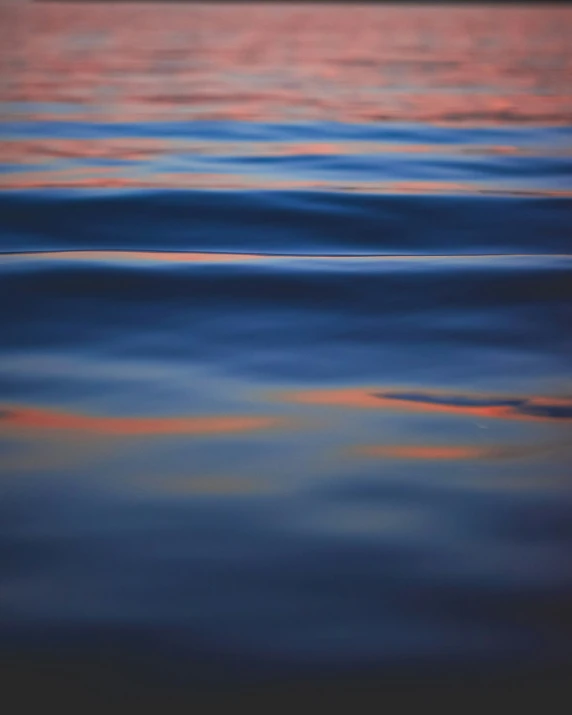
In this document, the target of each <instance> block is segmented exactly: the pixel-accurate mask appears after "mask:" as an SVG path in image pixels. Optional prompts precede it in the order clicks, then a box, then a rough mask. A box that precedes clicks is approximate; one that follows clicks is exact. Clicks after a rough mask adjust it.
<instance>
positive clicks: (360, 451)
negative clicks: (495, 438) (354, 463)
mask: <svg viewBox="0 0 572 715" xmlns="http://www.w3.org/2000/svg"><path fill="white" fill-rule="evenodd" d="M547 450H548V448H544V449H542V448H540V447H537V448H527V447H517V446H485V447H480V446H474V445H463V446H450V445H444V446H433V445H400V446H392V445H363V446H359V447H354V448H353V449H352V450H351V453H352V454H353V455H355V456H358V457H371V458H374V459H396V460H423V461H426V460H429V461H431V460H437V461H462V460H496V459H519V458H522V457H528V456H531V455H532V454H535V453H541V452H545V451H547Z"/></svg>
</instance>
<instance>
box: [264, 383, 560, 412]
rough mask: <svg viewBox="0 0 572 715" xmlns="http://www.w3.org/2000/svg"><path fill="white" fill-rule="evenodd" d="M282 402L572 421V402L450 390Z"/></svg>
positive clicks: (351, 393) (325, 393) (287, 397)
mask: <svg viewBox="0 0 572 715" xmlns="http://www.w3.org/2000/svg"><path fill="white" fill-rule="evenodd" d="M277 397H278V399H281V400H284V401H287V402H296V403H299V404H307V405H324V406H332V407H348V408H352V409H374V410H376V409H377V410H387V411H397V412H425V413H441V414H450V415H462V416H470V417H479V418H481V419H482V418H492V419H505V420H572V399H568V398H561V399H560V398H553V397H536V396H526V397H514V396H512V397H511V396H508V397H506V396H498V395H486V394H480V393H478V394H474V393H472V394H465V395H459V394H458V393H452V392H448V391H444V390H443V391H432V392H426V391H425V392H420V391H416V390H415V388H408V389H407V388H406V389H404V390H399V391H398V390H396V389H395V388H385V389H384V388H380V387H377V388H375V387H372V388H361V389H360V388H341V389H331V390H304V391H299V392H291V393H280V394H279V395H278V396H277Z"/></svg>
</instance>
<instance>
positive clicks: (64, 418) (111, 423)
mask: <svg viewBox="0 0 572 715" xmlns="http://www.w3.org/2000/svg"><path fill="white" fill-rule="evenodd" d="M285 425H286V421H285V420H284V419H281V418H277V417H266V416H250V415H228V416H200V417H109V416H100V415H98V416H95V415H85V414H78V413H71V412H63V411H57V410H49V409H36V408H29V407H22V406H4V407H3V408H2V410H1V411H0V429H2V428H3V429H8V430H65V431H79V432H88V433H95V434H100V435H111V436H113V435H116V436H137V435H148V436H151V435H170V434H188V435H209V434H224V433H233V432H251V431H257V430H266V429H275V428H278V427H284V426H285Z"/></svg>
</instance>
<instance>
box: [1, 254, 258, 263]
mask: <svg viewBox="0 0 572 715" xmlns="http://www.w3.org/2000/svg"><path fill="white" fill-rule="evenodd" d="M27 256H29V257H32V258H33V259H34V260H38V259H46V260H49V261H53V260H57V261H90V262H107V261H109V262H111V263H117V262H118V261H125V262H127V263H133V262H134V261H137V262H140V261H141V262H149V263H155V262H159V263H243V262H247V263H250V262H252V261H261V260H264V259H267V258H268V257H267V256H263V255H261V254H256V253H201V252H200V251H193V252H181V251H55V252H54V251H47V252H45V253H28V254H27ZM3 258H4V260H10V256H4V257H3Z"/></svg>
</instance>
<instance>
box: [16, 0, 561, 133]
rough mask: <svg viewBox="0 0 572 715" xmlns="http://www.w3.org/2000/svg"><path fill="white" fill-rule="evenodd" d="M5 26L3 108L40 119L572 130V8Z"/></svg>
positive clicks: (245, 11) (205, 11) (27, 14)
mask: <svg viewBox="0 0 572 715" xmlns="http://www.w3.org/2000/svg"><path fill="white" fill-rule="evenodd" d="M2 15H3V17H4V21H5V23H6V24H7V25H8V26H10V27H11V28H12V29H13V32H11V33H10V35H9V36H7V37H6V42H5V43H4V46H3V49H2V55H3V60H4V65H5V67H6V71H5V73H4V76H5V77H6V78H7V80H8V81H7V82H6V87H5V89H4V93H3V99H4V101H5V102H10V103H13V104H14V105H17V104H18V103H22V102H29V103H34V104H36V105H38V107H41V106H42V105H45V106H46V110H44V111H42V110H41V109H38V110H37V112H36V116H37V117H38V118H40V117H45V116H47V115H48V114H49V110H48V106H53V105H54V103H56V104H60V105H61V106H62V108H65V107H66V106H67V107H69V109H67V110H65V109H64V115H65V116H67V117H75V118H78V117H79V116H83V117H84V118H85V116H86V115H89V114H90V113H92V114H93V112H96V114H97V119H98V121H101V119H103V118H105V119H107V120H108V121H112V122H118V121H131V120H133V119H135V118H136V119H138V120H140V119H142V118H144V117H145V118H148V119H151V120H158V119H161V118H163V117H165V116H166V114H167V113H168V115H169V117H170V118H172V116H173V111H174V109H176V112H177V114H178V116H179V117H180V118H181V119H183V118H184V119H190V118H193V119H196V118H207V119H232V120H248V121H284V120H286V121H288V120H290V119H292V118H294V119H296V120H301V119H311V120H328V121H331V120H333V121H343V122H361V121H372V120H376V121H379V120H389V121H391V120H396V119H397V120H399V121H406V122H407V121H424V122H439V123H451V122H457V123H459V122H461V123H462V122H466V121H470V122H471V123H475V122H479V121H481V122H485V123H486V122H488V123H491V122H494V123H498V122H501V123H502V122H511V121H519V122H522V121H526V122H532V123H543V124H547V123H552V124H565V123H567V122H568V120H569V117H570V115H571V114H572V104H571V101H572V99H571V96H570V93H569V76H570V72H571V71H572V53H571V52H570V44H569V30H570V25H571V17H572V13H571V11H570V10H569V9H568V8H566V7H548V8H542V9H541V10H538V9H535V8H529V7H519V8H500V9H498V10H496V11H495V13H490V12H489V10H488V8H487V7H486V6H485V7H423V6H421V7H416V8H415V12H411V11H410V9H409V8H408V7H399V6H381V7H380V6H378V7H376V6H358V7H355V6H343V5H337V6H332V7H330V8H328V12H327V13H324V12H323V11H322V9H321V8H320V7H319V6H311V5H310V6H296V5H288V6H285V7H284V6H282V7H276V6H264V5H249V6H240V5H230V6H224V5H223V6H216V5H214V6H213V5H211V6H209V5H207V4H204V5H200V4H198V5H196V4H193V5H179V6H177V5H170V4H168V5H166V6H165V5H155V6H154V5H144V4H141V5H138V6H137V11H136V12H134V11H133V8H132V7H130V6H122V5H119V6H115V7H112V8H111V9H110V6H109V5H90V4H82V5H81V6H79V5H71V4H58V3H49V4H45V5H42V4H37V3H33V4H32V3H30V4H28V3H12V4H9V5H5V6H4V7H3V8H2ZM261 27H263V28H264V33H263V34H261V33H260V32H259V29H258V28H261ZM531 37H534V57H533V58H531V56H530V54H529V49H530V38H531ZM356 38H359V42H356ZM72 107H73V108H72ZM16 111H17V110H16Z"/></svg>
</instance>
